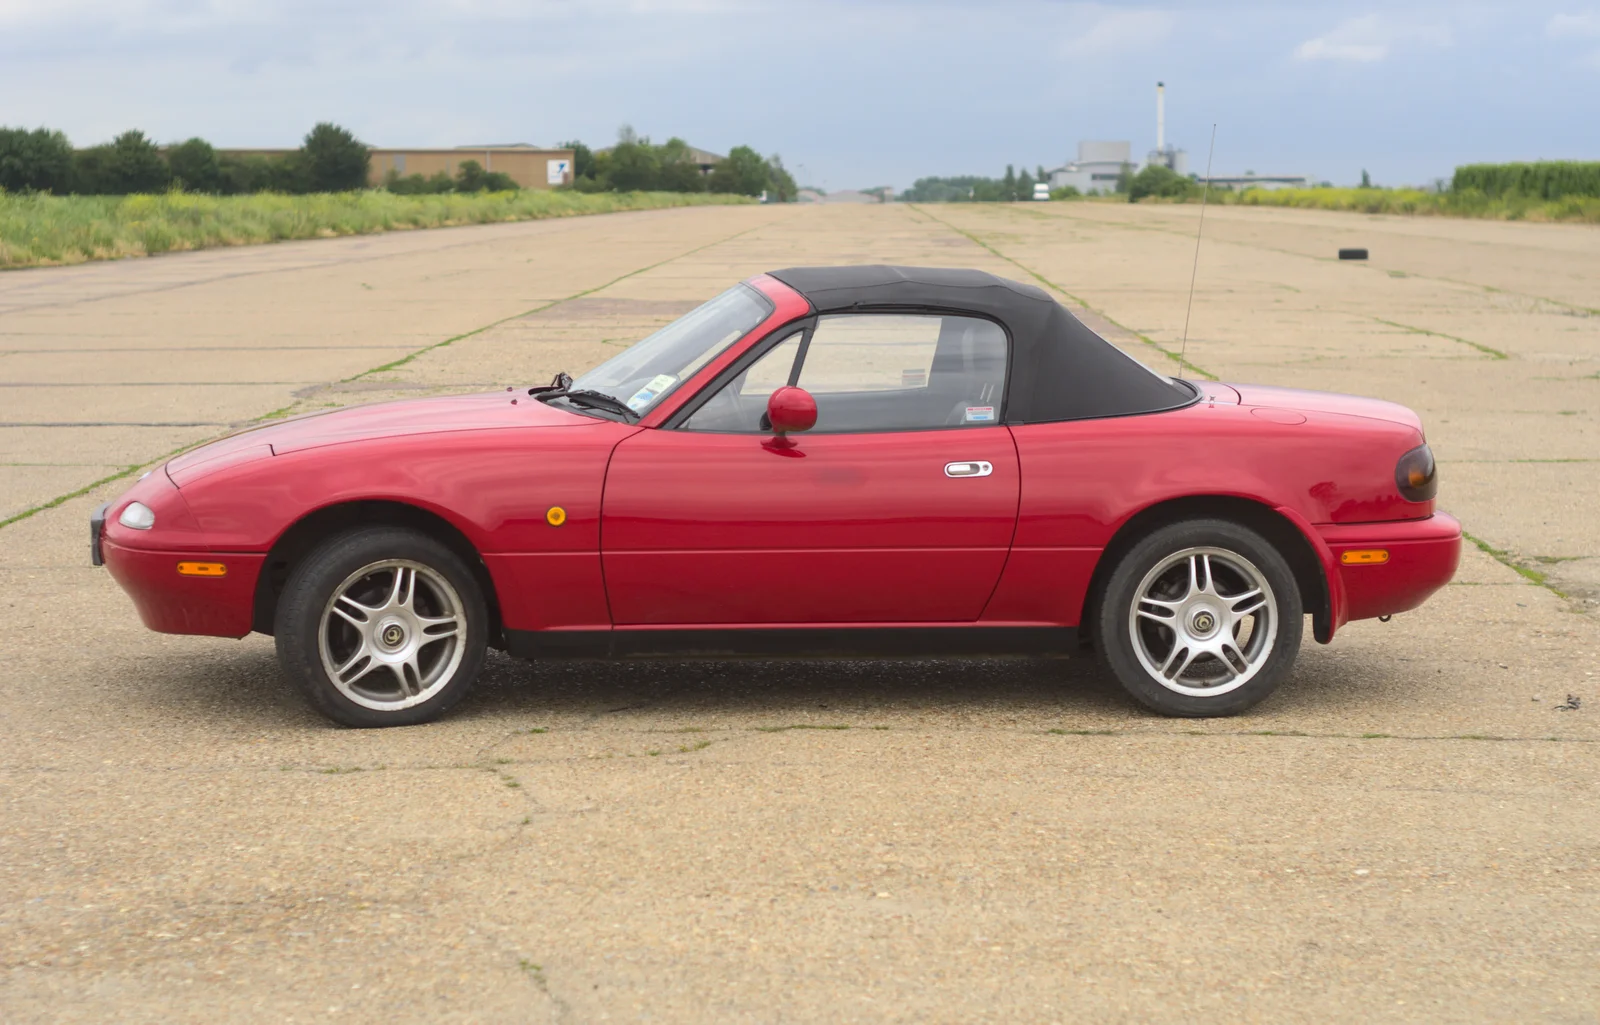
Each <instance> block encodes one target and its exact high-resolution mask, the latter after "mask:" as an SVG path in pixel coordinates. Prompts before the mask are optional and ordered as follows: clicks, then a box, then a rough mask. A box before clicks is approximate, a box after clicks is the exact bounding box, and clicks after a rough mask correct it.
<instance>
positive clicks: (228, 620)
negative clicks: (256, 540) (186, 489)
mask: <svg viewBox="0 0 1600 1025" xmlns="http://www.w3.org/2000/svg"><path fill="white" fill-rule="evenodd" d="M99 547H100V554H101V557H102V558H104V560H105V566H106V569H107V570H109V571H110V572H111V576H112V579H114V580H116V582H117V583H118V584H119V585H121V587H122V589H123V590H124V591H126V592H127V593H128V597H130V598H132V599H133V605H134V607H135V608H136V609H138V610H139V618H140V619H142V620H143V621H144V625H145V626H147V627H149V628H150V629H152V630H155V631H157V632H158V633H165V634H204V635H207V636H211V637H243V636H244V635H245V634H247V633H249V632H250V623H251V612H252V610H253V606H254V603H255V589H256V577H257V575H259V574H260V572H261V564H262V563H263V562H264V561H265V560H266V556H265V555H261V554H256V555H208V556H206V559H207V561H212V562H220V563H223V564H224V565H226V566H227V567H228V572H227V575H226V576H221V577H186V576H180V575H179V574H178V563H179V562H180V561H182V560H185V559H193V558H195V553H194V552H162V551H145V550H143V549H137V548H124V547H122V546H121V545H118V544H115V543H113V542H111V541H106V540H103V539H102V540H101V541H100V543H99Z"/></svg>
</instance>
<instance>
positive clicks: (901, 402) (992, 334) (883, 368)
mask: <svg viewBox="0 0 1600 1025" xmlns="http://www.w3.org/2000/svg"><path fill="white" fill-rule="evenodd" d="M1005 372H1006V335H1005V332H1004V331H1003V330H1002V329H1001V328H1000V326H999V325H997V324H995V323H993V322H991V321H987V320H982V319H979V318H977V317H941V316H930V315H911V316H907V315H900V314H876V313H862V314H845V315H839V316H827V317H822V318H821V319H820V320H819V321H818V322H817V328H816V331H815V332H814V333H813V335H812V338H811V344H810V345H809V346H808V347H807V349H806V352H805V356H804V361H803V363H802V365H801V368H800V379H799V382H798V383H799V385H800V387H802V388H804V389H806V391H808V392H810V393H811V394H812V396H813V397H814V398H815V399H816V400H817V425H816V427H814V428H812V433H828V434H838V433H851V432H860V431H914V430H928V429H932V428H939V427H976V426H985V425H993V424H997V423H999V422H1000V408H999V407H1000V400H1001V397H1002V396H1003V395H1004V394H1005Z"/></svg>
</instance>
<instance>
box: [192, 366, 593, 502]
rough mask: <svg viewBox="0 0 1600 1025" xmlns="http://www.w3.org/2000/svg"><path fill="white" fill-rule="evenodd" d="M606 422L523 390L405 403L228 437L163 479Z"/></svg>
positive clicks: (271, 425)
mask: <svg viewBox="0 0 1600 1025" xmlns="http://www.w3.org/2000/svg"><path fill="white" fill-rule="evenodd" d="M604 422H606V421H603V420H598V419H596V418H594V417H588V416H582V415H580V414H577V413H569V412H567V411H566V410H563V409H557V408H555V407H553V406H548V405H546V404H545V403H543V402H540V401H539V400H537V399H533V398H529V397H528V395H527V392H526V391H525V390H524V389H521V388H518V389H516V390H514V391H500V392H487V393H482V394H477V395H447V396H441V397H438V398H427V399H404V400H401V401H399V402H380V403H377V404H374V405H370V406H354V407H351V408H348V409H337V410H330V411H328V412H325V413H310V414H307V415H305V416H298V417H294V418H293V419H289V420H280V421H277V422H275V423H269V424H262V425H261V426H259V427H252V428H250V429H248V430H244V431H240V432H238V433H236V434H230V435H229V436H227V437H226V438H222V439H220V440H218V441H213V442H212V443H210V444H209V445H202V446H201V447H199V448H197V449H193V450H191V451H189V452H185V453H183V454H182V455H180V456H176V457H174V458H173V459H171V460H169V461H168V463H167V475H168V476H169V477H171V478H172V482H173V483H174V484H176V485H178V486H179V487H183V486H184V485H185V484H192V483H194V482H195V481H196V480H199V479H200V478H202V477H205V476H208V475H209V474H212V473H215V472H216V471H217V470H220V469H223V468H224V467H227V466H232V465H234V464H235V463H240V462H244V461H247V460H250V459H258V458H267V457H270V456H274V455H279V456H281V455H284V454H285V453H288V452H299V451H303V450H304V449H308V448H320V447H322V446H324V445H337V444H342V443H344V442H350V441H362V440H365V439H369V438H394V437H401V436H405V435H417V434H438V433H441V432H445V431H481V430H495V429H504V428H524V427H527V428H531V427H582V426H593V425H595V424H600V423H604Z"/></svg>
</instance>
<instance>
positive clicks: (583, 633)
mask: <svg viewBox="0 0 1600 1025" xmlns="http://www.w3.org/2000/svg"><path fill="white" fill-rule="evenodd" d="M505 634H506V651H508V652H509V653H510V654H512V655H515V656H517V657H518V658H530V659H535V658H539V659H542V658H838V657H857V658H860V657H874V656H875V657H888V658H952V657H967V658H985V657H987V658H995V657H1006V656H1014V655H1044V656H1063V655H1072V654H1075V653H1076V652H1077V651H1078V650H1079V649H1078V631H1077V629H1076V628H1074V627H1055V626H950V627H926V626H913V627H771V628H749V629H715V628H713V629H703V630H700V629H697V630H637V629H629V628H627V627H621V628H618V629H615V630H507V631H506V632H505Z"/></svg>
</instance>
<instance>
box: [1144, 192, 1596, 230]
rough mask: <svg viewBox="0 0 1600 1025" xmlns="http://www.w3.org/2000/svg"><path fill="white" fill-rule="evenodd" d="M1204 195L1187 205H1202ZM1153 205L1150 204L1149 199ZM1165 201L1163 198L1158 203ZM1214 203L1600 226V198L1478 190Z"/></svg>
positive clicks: (1215, 195) (1277, 195) (1262, 195)
mask: <svg viewBox="0 0 1600 1025" xmlns="http://www.w3.org/2000/svg"><path fill="white" fill-rule="evenodd" d="M1199 201H1200V197H1199V195H1198V194H1196V195H1193V196H1188V197H1185V198H1184V199H1183V200H1182V202H1188V203H1197V202H1199ZM1146 202H1150V200H1146ZM1155 202H1160V200H1155ZM1209 202H1212V203H1223V204H1227V205H1229V206H1292V207H1300V208H1303V209H1308V210H1345V211H1350V212H1354V213H1367V214H1414V215H1432V216H1439V217H1483V218H1489V219H1492V220H1501V221H1568V222H1576V223H1582V224H1600V197H1595V196H1566V197H1563V198H1561V199H1541V198H1538V197H1535V196H1524V195H1515V194H1513V195H1504V196H1488V195H1485V194H1484V193H1482V192H1481V191H1478V190H1476V189H1463V190H1459V191H1451V192H1424V191H1422V190H1421V189H1340V188H1322V189H1271V190H1269V189H1246V190H1245V191H1243V192H1224V191H1216V192H1212V193H1211V196H1210V199H1209Z"/></svg>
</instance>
